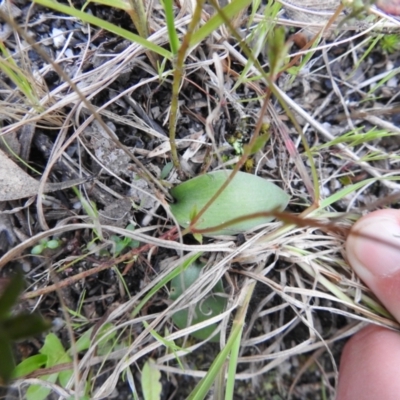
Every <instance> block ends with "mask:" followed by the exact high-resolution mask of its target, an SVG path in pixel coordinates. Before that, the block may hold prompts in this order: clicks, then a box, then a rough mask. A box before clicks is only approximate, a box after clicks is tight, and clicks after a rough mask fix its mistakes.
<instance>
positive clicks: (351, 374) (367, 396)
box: [336, 210, 400, 400]
mask: <svg viewBox="0 0 400 400" xmlns="http://www.w3.org/2000/svg"><path fill="white" fill-rule="evenodd" d="M363 233H364V234H367V235H369V236H378V237H379V238H381V239H384V240H385V241H386V242H389V243H390V246H388V245H385V244H382V243H380V242H376V241H374V240H372V239H366V238H362V239H361V240H360V237H361V235H360V234H363ZM399 244H400V211H399V210H380V211H376V212H373V213H371V214H369V215H368V216H366V217H363V218H362V219H360V221H359V222H357V223H356V224H355V225H354V227H353V229H352V232H351V233H350V234H349V237H348V239H347V244H346V249H347V257H348V261H349V263H350V264H351V266H352V267H353V269H354V270H355V271H356V273H357V274H358V275H359V276H360V278H361V279H362V280H363V282H364V283H365V284H367V285H368V286H369V287H370V288H371V289H372V291H373V292H374V293H375V294H376V295H377V297H379V299H380V300H381V301H382V303H383V304H384V305H385V306H386V307H387V309H388V310H389V311H390V312H391V313H392V314H393V315H394V316H395V317H396V318H397V319H398V320H400V249H399V248H398V246H399ZM399 371H400V334H399V333H398V332H395V331H391V330H388V329H385V328H381V327H377V326H369V327H367V328H365V329H363V330H362V331H361V332H359V333H358V334H356V335H355V336H354V337H353V338H351V339H350V340H349V342H348V343H347V344H346V346H345V348H344V350H343V354H342V358H341V361H340V371H339V385H338V391H337V398H336V399H337V400H352V399H362V400H380V399H384V400H395V399H400V377H399Z"/></svg>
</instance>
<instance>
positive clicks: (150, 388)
mask: <svg viewBox="0 0 400 400" xmlns="http://www.w3.org/2000/svg"><path fill="white" fill-rule="evenodd" d="M160 379H161V372H160V371H159V370H158V369H157V368H156V367H155V362H154V360H152V359H151V358H150V359H149V360H148V361H147V362H146V363H145V364H144V366H143V370H142V391H143V397H144V399H145V400H160V399H161V392H162V386H161V382H160Z"/></svg>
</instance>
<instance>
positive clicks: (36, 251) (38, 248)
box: [31, 244, 44, 256]
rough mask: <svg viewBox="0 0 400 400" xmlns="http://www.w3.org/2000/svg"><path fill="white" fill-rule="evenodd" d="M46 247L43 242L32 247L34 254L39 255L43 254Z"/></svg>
mask: <svg viewBox="0 0 400 400" xmlns="http://www.w3.org/2000/svg"><path fill="white" fill-rule="evenodd" d="M43 249H44V247H43V246H42V245H41V244H38V245H36V246H34V247H32V250H31V254H33V255H34V256H37V255H39V254H42V252H43Z"/></svg>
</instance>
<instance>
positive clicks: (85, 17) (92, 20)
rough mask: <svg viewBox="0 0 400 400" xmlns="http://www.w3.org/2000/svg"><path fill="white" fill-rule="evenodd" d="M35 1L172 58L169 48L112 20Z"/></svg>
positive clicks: (54, 4) (53, 2)
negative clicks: (112, 22)
mask: <svg viewBox="0 0 400 400" xmlns="http://www.w3.org/2000/svg"><path fill="white" fill-rule="evenodd" d="M34 2H35V3H37V4H40V5H41V6H44V7H48V8H51V9H53V10H56V11H58V12H62V13H64V14H67V15H71V16H73V17H76V18H79V19H81V20H82V21H83V22H86V23H88V24H91V25H94V26H98V27H99V28H102V29H105V30H107V31H109V32H112V33H114V34H116V35H118V36H120V37H123V38H125V39H127V40H130V41H131V42H134V43H137V44H140V45H141V46H143V47H144V48H146V49H147V50H150V51H154V52H155V53H157V54H159V55H161V56H162V57H165V58H168V59H172V53H171V52H169V51H168V50H165V49H163V48H162V47H160V46H157V45H156V44H154V43H152V42H150V41H149V40H146V39H144V38H142V37H140V36H139V35H135V34H134V33H132V32H129V31H127V30H126V29H123V28H120V27H119V26H117V25H114V24H111V23H110V22H107V21H104V20H102V19H100V18H97V17H95V16H93V15H90V14H88V13H85V12H82V11H80V10H76V9H75V8H73V7H69V6H66V5H63V4H60V3H57V2H56V1H53V0H34Z"/></svg>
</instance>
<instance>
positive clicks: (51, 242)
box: [47, 239, 60, 250]
mask: <svg viewBox="0 0 400 400" xmlns="http://www.w3.org/2000/svg"><path fill="white" fill-rule="evenodd" d="M59 246H60V241H59V240H57V239H52V240H49V241H48V242H47V248H48V249H52V250H54V249H57V248H58V247H59Z"/></svg>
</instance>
